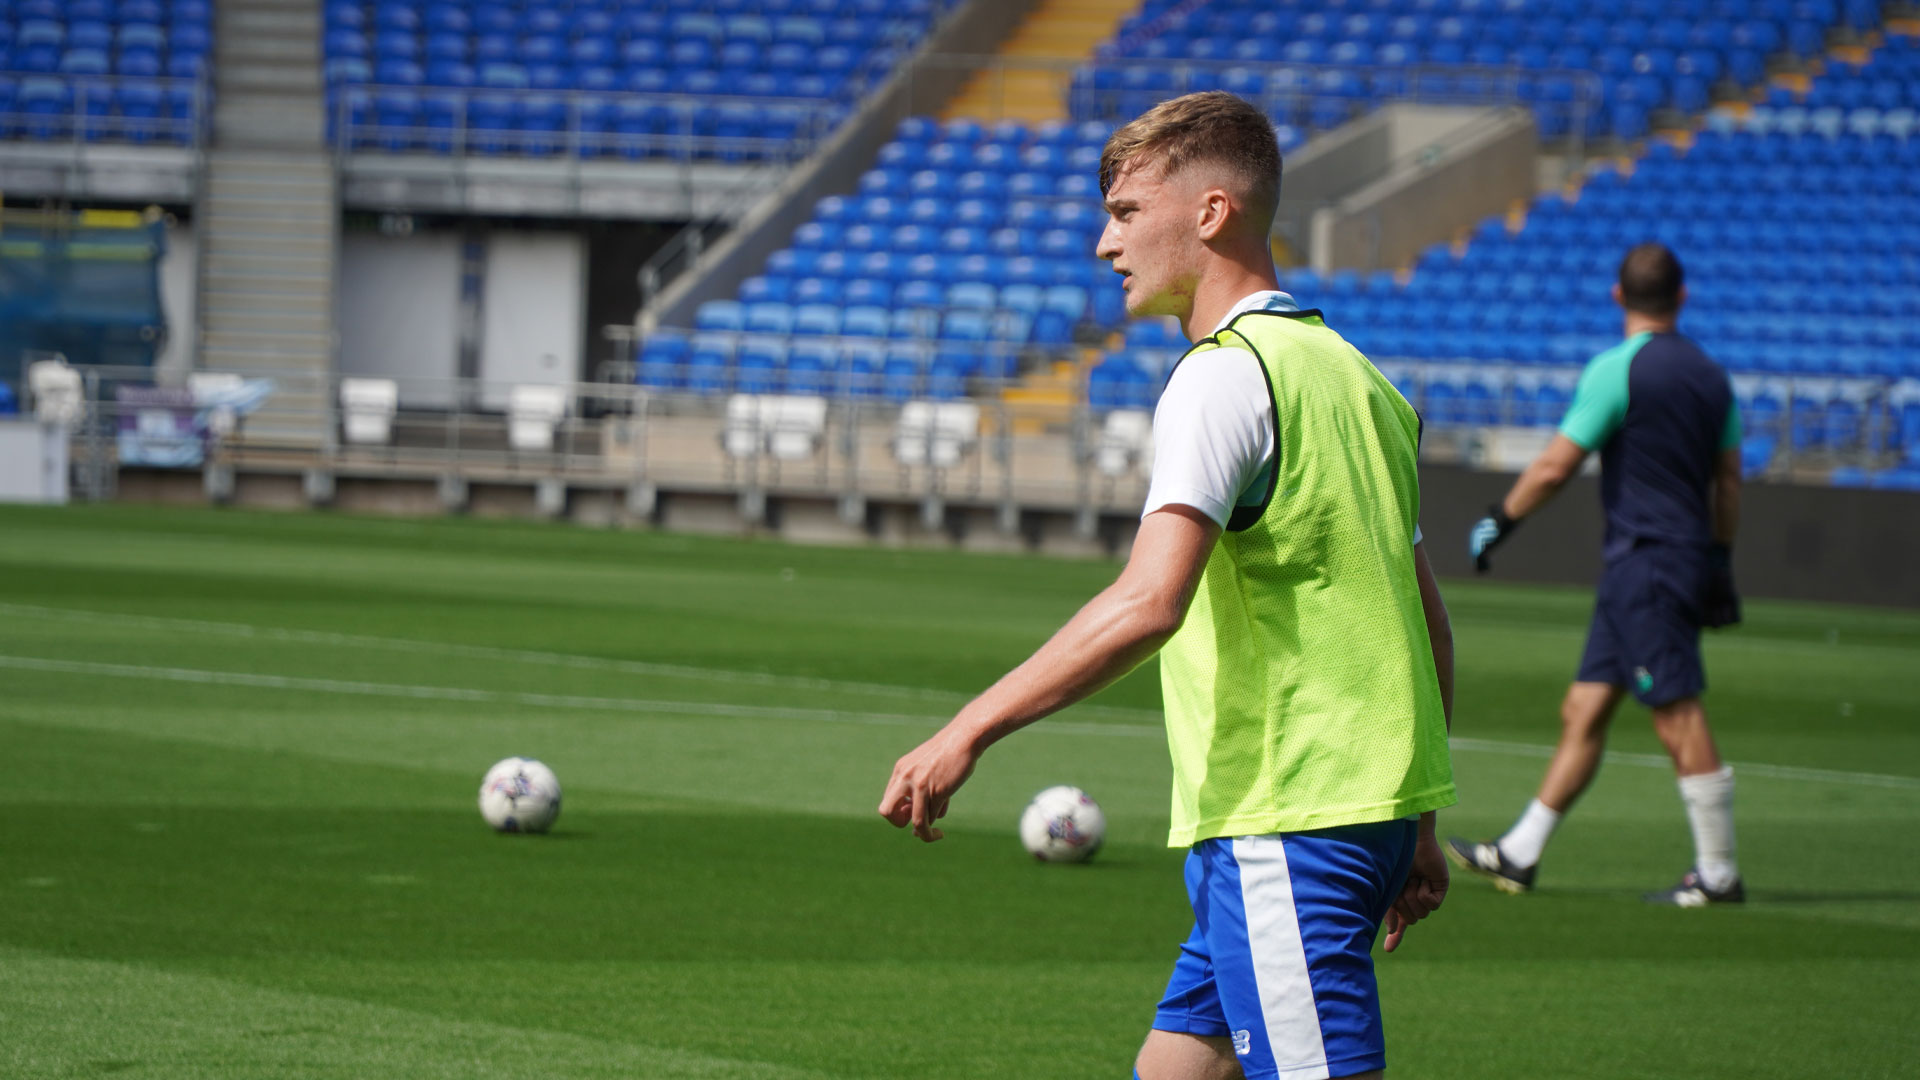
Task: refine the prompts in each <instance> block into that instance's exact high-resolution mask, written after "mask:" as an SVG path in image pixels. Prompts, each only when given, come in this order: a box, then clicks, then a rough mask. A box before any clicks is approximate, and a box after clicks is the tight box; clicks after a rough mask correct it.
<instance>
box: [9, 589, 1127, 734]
mask: <svg viewBox="0 0 1920 1080" xmlns="http://www.w3.org/2000/svg"><path fill="white" fill-rule="evenodd" d="M7 615H13V616H18V617H21V618H32V619H52V620H56V621H60V622H74V623H83V624H92V625H96V626H124V627H131V628H135V629H144V630H159V631H178V632H183V633H199V634H216V635H221V636H225V637H236V638H246V639H249V640H253V641H273V642H287V643H291V644H299V645H334V646H346V647H352V648H364V649H379V650H383V651H387V652H403V653H413V654H416V655H424V656H457V657H461V658H464V659H469V660H506V661H515V662H519V663H527V664H544V665H548V666H551V667H563V668H572V669H575V670H581V671H612V672H618V673H620V674H623V675H645V676H651V677H654V678H671V679H688V680H693V681H699V682H717V683H723V684H728V685H734V686H770V687H775V688H777V689H782V690H814V691H821V692H826V693H844V694H870V695H874V696H878V697H895V698H905V699H908V700H914V701H926V702H939V703H941V704H943V705H950V706H958V705H964V704H965V703H967V702H968V701H970V700H972V698H973V695H971V694H965V693H960V692H958V691H953V690H934V689H930V688H927V687H918V686H892V685H888V684H886V683H869V682H854V681H843V680H839V679H820V678H814V677H812V676H807V675H775V674H771V673H768V672H759V671H737V670H732V669H727V668H703V667H693V666H691V665H684V664H661V663H655V662H652V661H648V660H616V659H612V658H609V657H604V656H580V655H577V654H572V653H554V652H542V651H539V650H535V649H506V648H499V647H497V646H492V645H460V644H454V643H451V642H444V641H422V640H420V639H418V638H390V637H379V636H376V635H372V634H342V633H336V632H333V631H328V630H290V629H284V628H281V627H272V626H251V625H248V624H246V623H230V622H209V621H204V620H200V619H175V618H167V617H164V616H158V615H128V614H123V613H120V612H105V611H84V610H80V609H76V608H55V607H41V606H39V605H37V604H0V616H7ZM1078 709H1079V711H1080V712H1081V713H1082V714H1083V715H1085V714H1091V715H1096V716H1112V717H1132V718H1135V719H1138V718H1141V717H1151V718H1153V719H1154V720H1156V721H1157V720H1158V719H1159V716H1160V714H1159V713H1158V712H1156V711H1153V710H1148V709H1137V708H1127V707H1125V706H1116V705H1081V706H1078Z"/></svg>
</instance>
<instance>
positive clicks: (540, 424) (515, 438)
mask: <svg viewBox="0 0 1920 1080" xmlns="http://www.w3.org/2000/svg"><path fill="white" fill-rule="evenodd" d="M566 415H567V392H566V390H565V389H564V388H562V387H558V386H527V385H522V386H516V387H514V388H513V389H512V391H510V392H509V393H508V395H507V445H508V446H510V447H512V448H513V449H515V450H551V449H553V429H554V428H555V427H556V426H558V425H559V423H560V421H561V420H562V419H563V418H564V417H565V416H566Z"/></svg>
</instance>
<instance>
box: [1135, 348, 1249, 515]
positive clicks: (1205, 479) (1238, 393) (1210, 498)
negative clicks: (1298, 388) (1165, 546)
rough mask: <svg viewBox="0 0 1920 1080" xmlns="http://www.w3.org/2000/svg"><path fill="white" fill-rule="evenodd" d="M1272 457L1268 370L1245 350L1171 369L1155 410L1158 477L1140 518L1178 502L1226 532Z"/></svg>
mask: <svg viewBox="0 0 1920 1080" xmlns="http://www.w3.org/2000/svg"><path fill="white" fill-rule="evenodd" d="M1272 459H1273V401H1272V398H1271V396H1270V395H1269V394H1268V391H1267V376H1266V372H1265V371H1263V370H1262V369H1261V367H1260V361H1259V360H1258V359H1256V358H1255V357H1254V355H1253V354H1252V353H1250V352H1248V351H1246V350H1245V349H1232V348H1226V349H1211V350H1209V351H1207V352H1203V353H1196V354H1194V355H1192V356H1189V357H1187V358H1186V359H1185V360H1184V361H1182V362H1181V364H1180V366H1179V367H1177V368H1175V369H1174V370H1173V377H1172V378H1171V379H1169V380H1168V381H1167V388H1166V391H1165V392H1164V393H1162V394H1161V395H1160V404H1159V406H1158V407H1157V408H1155V409H1154V412H1153V478H1152V482H1151V483H1150V484H1149V485H1148V487H1147V505H1146V508H1145V509H1144V510H1142V511H1141V513H1140V516H1141V517H1145V516H1146V515H1148V514H1151V513H1153V512H1154V511H1155V510H1160V509H1163V508H1165V507H1167V506H1169V505H1172V504H1175V503H1180V504H1184V505H1186V506H1191V507H1193V508H1194V509H1196V510H1198V511H1200V512H1201V513H1203V514H1205V515H1207V516H1208V517H1210V518H1212V519H1213V520H1214V522H1215V524H1218V525H1219V526H1220V527H1221V528H1225V527H1226V525H1227V519H1228V518H1229V517H1231V516H1232V515H1233V507H1234V504H1235V503H1236V502H1238V501H1239V499H1240V493H1241V492H1242V491H1245V490H1246V489H1247V487H1248V486H1249V485H1251V484H1252V483H1253V482H1254V481H1256V480H1258V479H1259V478H1260V474H1261V472H1262V471H1263V470H1264V469H1265V468H1266V465H1267V462H1269V461H1271V460H1272Z"/></svg>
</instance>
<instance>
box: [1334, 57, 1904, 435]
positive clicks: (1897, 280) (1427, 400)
mask: <svg viewBox="0 0 1920 1080" xmlns="http://www.w3.org/2000/svg"><path fill="white" fill-rule="evenodd" d="M1859 59H1860V60H1861V61H1862V62H1860V63H1857V64H1856V63H1848V62H1845V61H1844V60H1842V59H1838V58H1836V59H1834V60H1832V61H1830V62H1829V64H1828V66H1827V70H1826V73H1825V74H1823V75H1822V76H1820V77H1819V78H1817V79H1815V80H1813V82H1812V83H1811V86H1810V88H1809V89H1808V90H1807V91H1806V93H1805V94H1804V100H1801V99H1800V96H1799V95H1794V94H1785V95H1782V94H1780V93H1775V94H1773V95H1770V97H1769V100H1770V101H1771V102H1773V104H1770V105H1766V106H1758V107H1752V108H1744V107H1742V108H1730V109H1726V110H1721V111H1716V112H1715V113H1713V114H1712V115H1711V116H1710V117H1709V118H1708V119H1707V123H1706V126H1705V128H1704V130H1702V131H1700V132H1698V133H1695V134H1688V135H1683V136H1681V137H1680V138H1678V139H1675V140H1672V141H1668V140H1655V141H1653V142H1652V143H1650V144H1649V146H1648V148H1647V152H1646V154H1645V156H1644V157H1643V158H1641V159H1640V160H1638V161H1637V162H1633V163H1631V164H1630V165H1627V166H1624V167H1615V166H1611V165H1609V166H1605V167H1602V168H1599V169H1598V170H1596V171H1594V172H1593V173H1592V174H1590V176H1589V177H1588V178H1587V180H1586V183H1585V184H1584V186H1583V187H1582V188H1581V189H1580V190H1579V191H1578V192H1577V193H1576V194H1574V195H1572V196H1568V195H1563V194H1559V193H1550V194H1548V195H1546V196H1544V197H1542V198H1541V199H1539V200H1537V201H1536V202H1535V203H1534V204H1533V205H1532V206H1531V207H1530V208H1529V209H1528V211H1527V212H1526V214H1525V215H1524V222H1523V223H1520V222H1518V221H1514V222H1510V221H1509V220H1506V219H1498V218H1496V219H1492V220H1489V221H1487V222H1485V223H1483V224H1482V225H1481V227H1480V228H1479V229H1478V230H1477V231H1476V232H1475V233H1474V235H1473V237H1472V239H1471V240H1470V242H1468V243H1467V244H1466V245H1465V248H1464V250H1463V251H1455V250H1453V249H1450V248H1447V247H1440V248H1436V249H1433V250H1431V251H1429V252H1427V253H1426V255H1424V256H1423V257H1422V258H1421V260H1420V263H1419V265H1418V266H1417V267H1416V269H1415V270H1414V273H1413V275H1412V278H1411V280H1410V282H1409V283H1408V284H1407V285H1406V286H1405V287H1401V286H1398V285H1396V284H1392V283H1390V282H1389V281H1387V280H1386V279H1384V278H1381V279H1374V280H1372V281H1369V280H1367V279H1361V278H1357V277H1356V276H1354V275H1332V276H1330V277H1328V278H1327V279H1326V280H1324V281H1319V280H1301V281H1300V282H1299V286H1298V287H1299V288H1300V290H1301V291H1302V292H1303V293H1308V294H1311V295H1312V296H1313V297H1315V298H1316V300H1317V301H1318V302H1321V303H1323V304H1324V305H1325V306H1326V307H1327V308H1328V310H1329V311H1330V312H1331V314H1330V318H1331V319H1332V320H1333V322H1334V324H1335V325H1336V326H1337V327H1340V328H1342V329H1343V332H1345V333H1347V334H1348V336H1349V337H1350V338H1352V340H1353V341H1354V342H1355V343H1356V344H1357V345H1358V346H1360V347H1361V348H1362V349H1363V350H1366V351H1367V352H1369V353H1370V354H1371V355H1375V356H1383V357H1404V358H1407V359H1409V360H1413V361H1422V362H1425V365H1426V366H1427V367H1428V368H1429V370H1433V371H1438V372H1439V374H1437V375H1433V376H1432V377H1430V378H1428V379H1427V380H1426V381H1425V384H1424V385H1418V384H1416V382H1415V381H1413V380H1411V378H1410V381H1409V383H1408V384H1406V385H1407V389H1408V390H1409V391H1410V396H1412V397H1414V398H1415V400H1418V401H1422V402H1423V403H1424V405H1425V407H1426V409H1427V412H1428V414H1429V417H1430V419H1431V420H1432V421H1433V422H1435V423H1436V424H1441V425H1444V424H1448V423H1461V422H1467V423H1472V422H1482V421H1485V420H1487V419H1489V418H1492V417H1498V418H1501V419H1505V420H1510V421H1517V422H1532V423H1537V424H1551V423H1553V422H1555V420H1556V419H1557V416H1558V413H1557V410H1556V409H1555V408H1553V407H1551V404H1550V403H1549V404H1543V403H1542V402H1541V399H1540V397H1539V392H1538V389H1537V388H1538V387H1539V386H1541V385H1548V384H1538V383H1536V384H1532V385H1530V382H1531V380H1523V379H1521V378H1520V376H1521V375H1522V374H1523V373H1526V372H1528V371H1529V369H1537V368H1545V369H1548V370H1549V371H1551V372H1559V373H1561V374H1559V375H1557V376H1555V375H1548V376H1544V377H1545V378H1556V377H1557V378H1559V379H1560V380H1561V385H1558V386H1555V387H1554V391H1553V392H1554V395H1555V397H1558V396H1559V395H1560V394H1562V393H1564V390H1565V386H1564V379H1565V374H1564V373H1566V372H1570V371H1572V370H1574V369H1575V368H1576V367H1577V365H1579V364H1580V363H1582V362H1583V361H1584V360H1585V359H1586V358H1587V357H1589V356H1591V355H1592V354H1593V353H1594V352H1596V351H1598V350H1599V349H1601V348H1604V347H1605V346H1607V345H1609V344H1611V343H1612V341H1613V340H1614V338H1615V337H1616V336H1617V333H1618V314H1617V312H1616V311H1615V310H1614V309H1613V307H1612V305H1611V302H1610V301H1609V299H1608V297H1607V296H1606V294H1605V291H1604V287H1605V285H1606V283H1607V282H1609V281H1610V280H1611V275H1612V272H1613V269H1614V266H1615V264H1616V263H1617V261H1618V259H1619V256H1620V253H1621V252H1622V251H1623V250H1624V249H1625V248H1626V247H1627V246H1629V245H1631V244H1633V243H1636V242H1639V241H1642V240H1647V239H1658V240H1661V241H1663V242H1666V243H1668V244H1669V245H1670V246H1672V247H1673V248H1674V249H1675V250H1676V251H1677V252H1678V253H1679V254H1680V256H1681V259H1682V261H1683V262H1684V263H1685V264H1686V265H1687V267H1688V270H1689V303H1688V307H1687V312H1686V318H1685V328H1686V330H1687V332H1688V333H1690V334H1691V335H1692V336H1694V337H1695V338H1697V339H1698V340H1699V341H1700V342H1701V343H1702V344H1703V345H1704V346H1705V347H1706V348H1707V349H1708V351H1709V352H1710V353H1712V354H1713V355H1714V356H1715V357H1717V358H1718V359H1719V360H1720V361H1721V362H1723V363H1724V364H1726V365H1727V367H1728V368H1729V369H1730V370H1732V371H1733V372H1734V373H1735V374H1736V387H1737V390H1738V392H1739V394H1740V397H1741V400H1742V402H1743V405H1744V406H1745V410H1746V417H1747V425H1746V426H1747V430H1748V437H1747V447H1746V450H1747V454H1748V465H1749V468H1750V469H1754V470H1758V469H1761V468H1764V467H1766V465H1767V463H1768V462H1770V461H1771V460H1772V459H1773V457H1774V455H1775V452H1776V451H1778V450H1781V449H1790V450H1791V451H1793V452H1794V454H1795V455H1796V456H1798V457H1800V458H1803V459H1804V458H1807V457H1808V456H1810V455H1812V456H1815V457H1816V458H1817V456H1818V455H1819V454H1822V453H1826V454H1829V455H1840V456H1853V455H1859V454H1866V455H1873V454H1880V453H1885V452H1890V451H1892V452H1900V453H1903V454H1905V455H1907V462H1908V464H1912V463H1914V462H1920V446H1916V444H1915V443H1914V442H1913V435H1914V434H1915V432H1914V431H1913V430H1911V429H1910V428H1908V427H1906V426H1904V424H1903V422H1902V421H1901V419H1900V417H1901V411H1902V410H1903V409H1904V408H1905V402H1906V400H1907V397H1908V396H1910V393H1911V392H1910V391H1908V390H1905V389H1901V388H1904V387H1906V386H1910V385H1914V384H1913V383H1912V382H1911V381H1912V380H1915V379H1920V329H1916V328H1917V327H1920V260H1916V258H1915V257H1914V255H1913V252H1915V251H1920V138H1916V137H1915V127H1916V124H1915V115H1916V112H1915V109H1916V106H1920V99H1916V98H1914V97H1909V96H1906V95H1907V94H1909V93H1913V92H1915V89H1914V88H1916V87H1920V42H1916V40H1915V39H1914V38H1912V37H1899V36H1896V37H1892V38H1890V39H1889V40H1888V42H1887V44H1886V45H1885V46H1884V47H1882V48H1880V49H1877V50H1875V51H1874V52H1873V53H1872V54H1871V56H1870V57H1868V56H1861V57H1860V58H1859ZM1896 87H1897V88H1898V89H1899V90H1900V95H1895V94H1894V93H1893V92H1892V90H1893V88H1896ZM1843 102H1844V103H1846V104H1840V103H1843ZM1822 103H1824V104H1822ZM1510 224H1520V225H1521V227H1518V228H1510ZM1809 281H1825V282H1846V283H1848V287H1845V288H1812V287H1809V284H1808V283H1809ZM1462 296H1465V297H1469V298H1471V299H1473V300H1475V301H1476V302H1475V303H1473V304H1471V305H1461V304H1459V303H1458V302H1457V300H1458V298H1460V297H1462ZM1896 390H1898V393H1896ZM1903 467H1904V466H1903Z"/></svg>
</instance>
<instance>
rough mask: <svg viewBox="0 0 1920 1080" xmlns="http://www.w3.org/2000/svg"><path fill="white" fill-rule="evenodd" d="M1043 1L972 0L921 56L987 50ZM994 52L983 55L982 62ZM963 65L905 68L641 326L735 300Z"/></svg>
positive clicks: (938, 96) (960, 76)
mask: <svg viewBox="0 0 1920 1080" xmlns="http://www.w3.org/2000/svg"><path fill="white" fill-rule="evenodd" d="M1036 2H1037V0H971V2H970V3H966V4H963V5H961V6H960V7H959V8H958V9H957V10H955V11H954V12H953V13H952V14H950V15H948V16H947V19H946V21H945V22H943V23H941V24H940V26H939V27H938V28H937V29H936V30H935V31H934V32H933V33H932V34H931V35H929V37H928V38H927V40H926V42H925V43H924V44H923V46H922V47H921V49H920V55H921V56H930V55H949V54H964V55H976V54H988V53H991V52H993V50H994V49H995V48H997V47H998V46H999V44H1000V42H1001V41H1003V40H1005V38H1006V37H1007V35H1008V34H1010V33H1012V31H1013V30H1014V28H1015V27H1017V26H1019V25H1020V23H1021V22H1022V21H1023V20H1024V19H1025V18H1026V17H1027V14H1028V12H1030V11H1031V10H1032V9H1033V8H1034V6H1035V4H1036ZM988 59H990V57H986V56H984V55H983V56H982V63H984V62H986V60H988ZM973 70H975V68H974V67H970V66H967V65H964V64H948V63H939V64H921V63H920V62H918V60H917V59H916V60H915V61H909V62H907V63H904V64H902V65H900V67H899V68H898V69H897V70H896V71H895V72H894V73H893V75H892V77H890V78H889V79H888V80H887V82H886V83H885V84H884V85H883V86H882V87H881V88H880V89H879V90H878V91H877V92H875V93H873V94H871V95H869V96H868V97H867V98H866V99H865V100H864V101H863V102H862V103H861V105H860V108H859V111H858V112H856V113H855V114H854V115H853V116H852V117H850V118H848V119H847V120H846V122H844V123H843V124H841V125H840V129H839V130H838V131H836V132H835V133H834V134H833V136H832V137H831V138H829V139H828V140H827V142H826V144H825V145H824V146H823V147H822V148H821V149H820V150H819V151H817V152H816V153H815V154H814V155H813V157H811V158H809V159H808V160H807V162H806V163H805V164H803V165H801V166H800V167H799V168H798V169H795V170H794V171H793V174H792V175H791V176H789V177H787V179H786V180H785V181H784V182H783V183H781V184H780V186H779V187H777V188H775V189H774V190H773V191H772V192H771V193H769V194H768V195H767V196H766V198H764V199H762V200H761V202H760V204H759V205H758V206H756V207H754V209H753V210H752V211H750V212H748V213H747V214H746V215H745V216H744V217H742V218H741V219H740V221H739V223H738V224H737V225H735V226H734V227H733V229H732V230H731V231H730V232H728V233H727V234H726V236H724V237H722V238H721V240H720V241H719V242H718V243H716V244H714V245H713V246H712V247H710V248H708V249H707V251H706V252H705V253H704V254H703V255H701V257H700V258H699V259H698V260H697V261H696V262H695V263H694V265H693V266H692V267H690V268H688V269H687V270H686V271H685V272H684V273H682V274H681V275H680V276H679V277H678V278H676V279H674V281H673V283H672V284H670V285H668V286H667V288H666V289H665V290H664V291H663V292H662V293H661V294H660V296H659V297H658V298H657V299H656V300H655V301H654V302H653V303H652V304H650V305H648V307H647V308H646V309H645V310H643V311H642V312H641V313H640V319H639V322H640V327H641V329H642V331H648V330H651V329H653V328H654V327H656V326H690V325H692V324H693V311H694V309H695V308H697V307H699V306H700V304H701V303H703V302H705V301H707V300H712V299H716V298H721V297H731V296H733V295H734V294H735V293H736V292H738V291H739V287H740V282H742V281H744V280H746V279H747V278H748V277H751V276H752V275H753V274H754V273H755V272H757V271H758V270H759V268H760V267H761V265H762V264H764V263H765V262H766V261H767V256H769V255H771V254H773V253H774V252H775V251H777V250H779V249H780V248H782V247H784V246H785V245H786V243H787V240H788V238H789V237H791V236H792V235H793V231H794V230H795V229H797V228H799V227H800V226H801V225H804V224H806V222H807V221H808V220H809V219H810V218H812V216H813V204H814V203H816V202H818V201H820V200H821V199H824V198H826V197H827V196H829V195H844V194H847V193H849V192H852V191H853V190H855V188H856V187H857V186H858V183H859V180H860V174H861V173H863V172H865V171H866V170H867V169H868V168H869V167H871V165H872V164H873V160H874V158H875V157H876V156H878V155H879V153H880V148H881V147H882V146H884V145H886V143H887V141H888V140H889V139H891V138H892V137H893V132H894V129H895V127H897V126H898V124H899V122H900V120H901V119H903V118H905V117H907V116H911V115H913V114H915V113H925V112H932V111H935V110H937V109H939V108H940V107H941V105H943V104H944V103H945V102H946V101H947V100H948V99H950V98H951V97H952V96H953V95H954V94H955V93H956V92H957V91H958V90H959V89H960V85H961V83H963V82H964V81H965V80H966V78H967V77H968V76H969V75H970V74H972V72H973Z"/></svg>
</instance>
